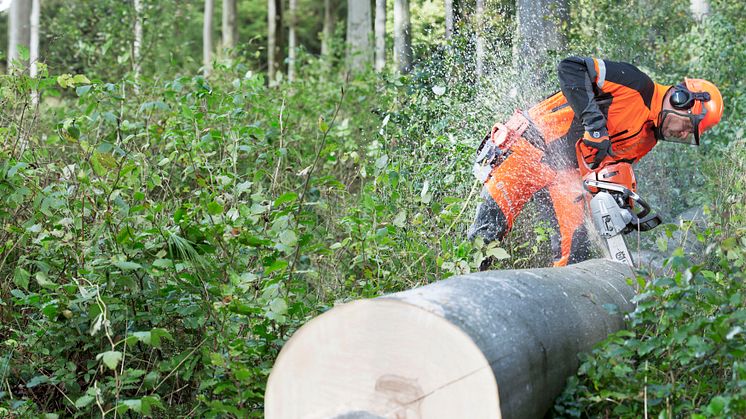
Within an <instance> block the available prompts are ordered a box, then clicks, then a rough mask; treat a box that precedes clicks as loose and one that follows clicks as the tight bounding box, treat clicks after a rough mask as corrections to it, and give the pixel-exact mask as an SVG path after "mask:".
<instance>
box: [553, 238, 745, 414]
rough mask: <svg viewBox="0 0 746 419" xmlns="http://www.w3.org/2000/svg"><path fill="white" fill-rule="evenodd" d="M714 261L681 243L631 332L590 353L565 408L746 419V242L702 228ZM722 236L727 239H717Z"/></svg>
mask: <svg viewBox="0 0 746 419" xmlns="http://www.w3.org/2000/svg"><path fill="white" fill-rule="evenodd" d="M699 240H700V241H702V242H703V243H712V244H710V245H709V247H708V253H709V255H710V257H711V258H710V263H708V264H706V265H696V264H691V263H690V262H689V261H688V260H687V259H686V258H684V257H683V253H682V252H681V249H678V250H677V251H674V253H673V256H672V257H671V258H670V259H669V260H668V267H669V269H670V271H669V272H670V274H669V275H665V276H661V277H657V278H654V279H651V280H646V279H645V278H644V277H638V278H637V286H639V287H640V291H639V293H638V295H637V296H636V297H635V303H636V304H637V306H636V309H635V311H634V312H633V313H632V314H631V315H630V330H629V331H622V332H618V333H616V334H614V335H612V336H611V337H610V338H609V339H607V340H606V341H605V342H604V344H603V345H601V346H600V347H598V348H597V349H595V350H594V351H593V352H592V353H591V354H589V355H584V356H583V357H582V358H581V361H582V365H581V366H580V370H579V371H578V377H572V378H571V379H570V381H569V383H568V386H567V388H566V389H565V393H564V394H563V395H562V397H561V398H560V399H559V400H558V402H557V405H556V406H555V414H557V415H558V416H561V417H568V416H572V417H581V416H582V417H597V416H605V417H608V416H613V417H642V416H653V417H669V418H670V417H679V416H692V417H695V416H696V417H713V416H716V417H741V416H743V415H744V414H746V402H745V401H746V364H744V359H745V357H746V336H745V335H744V330H746V329H744V322H745V321H746V310H744V308H743V304H744V297H743V296H744V279H746V277H744V274H743V268H744V263H746V238H743V237H742V236H741V237H740V238H739V237H729V238H725V239H724V240H723V238H722V236H720V232H719V231H716V230H710V231H704V232H701V233H699ZM718 240H722V242H721V243H720V244H717V241H718Z"/></svg>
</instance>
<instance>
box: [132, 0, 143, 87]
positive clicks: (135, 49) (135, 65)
mask: <svg viewBox="0 0 746 419" xmlns="http://www.w3.org/2000/svg"><path fill="white" fill-rule="evenodd" d="M134 8H135V33H134V41H133V42H132V70H133V72H134V73H135V82H137V80H139V79H140V74H141V73H142V52H141V51H142V0H134Z"/></svg>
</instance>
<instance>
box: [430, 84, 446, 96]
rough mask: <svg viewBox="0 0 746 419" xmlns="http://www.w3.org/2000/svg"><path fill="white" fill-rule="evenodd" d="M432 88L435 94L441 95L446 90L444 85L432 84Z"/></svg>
mask: <svg viewBox="0 0 746 419" xmlns="http://www.w3.org/2000/svg"><path fill="white" fill-rule="evenodd" d="M432 90H433V93H435V95H436V96H443V95H444V94H445V92H446V88H445V87H444V86H433V88H432Z"/></svg>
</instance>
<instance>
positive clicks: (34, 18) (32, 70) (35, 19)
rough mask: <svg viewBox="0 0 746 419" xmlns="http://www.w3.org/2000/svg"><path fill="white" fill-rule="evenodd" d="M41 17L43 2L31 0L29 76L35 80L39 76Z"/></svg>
mask: <svg viewBox="0 0 746 419" xmlns="http://www.w3.org/2000/svg"><path fill="white" fill-rule="evenodd" d="M40 15H41V0H31V16H30V19H29V26H30V28H31V32H30V33H29V63H30V67H29V75H30V76H31V78H35V77H36V76H37V74H38V72H39V71H38V68H39V67H38V62H39V17H40Z"/></svg>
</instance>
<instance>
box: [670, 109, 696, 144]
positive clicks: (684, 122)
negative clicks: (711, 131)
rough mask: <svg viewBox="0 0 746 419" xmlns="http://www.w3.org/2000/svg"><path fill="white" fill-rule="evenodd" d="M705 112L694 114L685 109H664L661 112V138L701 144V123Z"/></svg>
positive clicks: (682, 142) (681, 142) (676, 141)
mask: <svg viewBox="0 0 746 419" xmlns="http://www.w3.org/2000/svg"><path fill="white" fill-rule="evenodd" d="M703 111H704V112H703V113H701V114H694V113H691V110H690V111H689V112H685V111H676V110H670V109H667V110H664V111H663V112H661V121H660V124H659V125H658V126H659V127H660V132H661V139H662V140H663V141H670V142H674V143H680V144H689V145H699V123H700V122H701V121H702V119H703V118H704V115H705V113H706V110H704V109H703Z"/></svg>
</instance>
